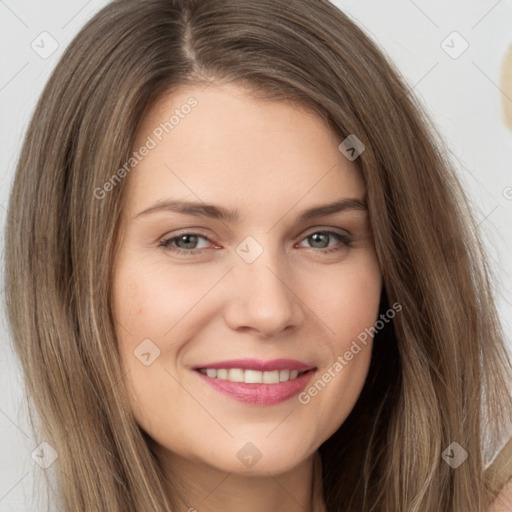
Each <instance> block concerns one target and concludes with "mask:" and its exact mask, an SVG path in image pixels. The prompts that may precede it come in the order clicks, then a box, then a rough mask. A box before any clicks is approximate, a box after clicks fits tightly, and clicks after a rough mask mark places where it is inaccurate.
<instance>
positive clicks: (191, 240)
mask: <svg viewBox="0 0 512 512" xmlns="http://www.w3.org/2000/svg"><path fill="white" fill-rule="evenodd" d="M178 242H184V243H185V245H186V247H184V249H193V248H194V247H188V245H189V244H191V245H192V246H193V245H194V244H195V243H196V242H197V237H196V236H195V235H182V236H181V237H180V238H179V239H178Z"/></svg>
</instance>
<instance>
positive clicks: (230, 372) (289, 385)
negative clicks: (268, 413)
mask: <svg viewBox="0 0 512 512" xmlns="http://www.w3.org/2000/svg"><path fill="white" fill-rule="evenodd" d="M192 369H193V370H194V371H195V372H196V374H197V375H198V376H199V377H200V378H201V380H202V381H203V382H204V383H206V384H207V385H209V386H210V387H211V388H213V389H215V390H216V391H218V392H220V393H222V394H224V395H227V396H229V397H231V398H233V399H235V400H237V401H239V402H243V403H245V404H253V405H274V404H278V403H281V402H283V401H285V400H288V399H290V398H291V397H293V396H295V395H297V394H298V393H300V392H301V391H302V390H303V389H304V388H305V387H306V385H307V383H308V382H309V380H310V379H311V378H312V376H313V374H314V373H315V371H316V367H314V366H311V365H307V364H305V363H302V362H300V361H294V360H291V359H276V360H273V361H266V362H263V361H260V360H255V359H241V360H240V359H239V360H233V361H223V362H219V363H212V364H205V365H200V366H195V367H193V368H192Z"/></svg>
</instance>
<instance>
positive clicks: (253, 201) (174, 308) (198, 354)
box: [113, 84, 382, 512]
mask: <svg viewBox="0 0 512 512" xmlns="http://www.w3.org/2000/svg"><path fill="white" fill-rule="evenodd" d="M191 96H193V97H194V98H196V100H197V102H198V103H197V106H196V107H195V108H194V109H192V110H191V112H190V114H188V115H187V116H185V117H184V118H183V119H180V122H179V124H178V125H176V126H175V127H174V129H173V131H172V132H171V133H169V134H167V135H166V136H165V137H163V140H162V141H160V142H159V143H158V145H157V146H156V147H155V148H154V149H152V150H151V151H150V152H149V154H148V155H147V156H145V157H144V158H143V159H142V161H141V162H140V163H138V164H137V166H136V168H135V169H134V170H133V171H132V172H131V174H130V175H129V177H128V178H127V179H129V183H128V184H127V186H128V190H127V200H126V204H125V208H124V210H123V219H122V224H121V230H122V239H121V243H120V247H119V253H118V257H117V259H116V262H115V267H114V290H113V293H114V295H113V296H114V308H115V318H116V329H117V333H118V342H119V350H120V353H121V357H122V361H123V366H124V371H125V372H127V373H126V377H125V379H126V385H127V388H128V390H129V393H130V397H131V401H132V405H133V412H134V414H135V417H136V420H137V422H138V423H139V424H140V425H141V427H142V428H143V429H144V430H145V431H146V432H147V433H148V434H149V435H150V437H151V438H152V440H153V442H154V444H155V447H156V450H157V454H158V457H159V458H160V459H161V461H162V463H163V465H164V468H165V470H166V472H168V474H169V475H170V474H171V470H174V471H175V472H176V474H177V475H178V478H179V479H180V481H181V482H182V483H183V485H184V489H186V491H185V496H184V503H185V505H186V506H187V507H190V508H195V509H197V510H200V511H201V512H209V511H218V510H222V511H223V512H231V511H237V512H255V511H261V510H283V511H288V512H292V511H293V512H295V511H297V512H298V511H300V512H303V511H304V510H306V511H307V510H311V507H312V504H311V482H312V467H313V466H312V463H313V455H314V453H315V451H316V450H317V448H318V447H319V446H320V445H321V444H322V442H324V441H325V440H326V439H327V438H329V437H330V436H331V435H332V434H333V433H334V432H335V431H336V430H337V429H338V427H339V426H340V425H341V424H342V423H343V421H344V420H345V418H346V417H347V416H348V414H349V413H350V411H351V410H352V408H353V406H354V404H355V402H356V400H357V398H358V396H359V394H360V392H361V389H362V386H363V384H364V382H365V379H366V376H367V372H368V367H369V362H370V356H371V346H372V340H371V339H369V341H368V344H367V346H363V345H362V350H361V351H360V352H358V353H357V355H355V356H354V358H353V359H352V360H351V361H350V362H349V363H348V364H347V365H346V366H345V367H344V368H343V370H342V371H340V372H338V373H335V375H336V376H335V377H334V378H332V380H331V382H329V383H328V384H327V385H326V386H325V387H324V388H323V389H322V390H321V391H320V392H319V393H318V394H317V396H315V397H312V398H311V400H310V402H309V403H307V404H305V405H303V404H301V403H299V401H298V399H297V396H294V397H292V398H290V399H288V400H286V401H284V402H282V403H279V404H274V405H270V406H261V405H253V404H244V403H241V402H238V401H236V400H234V399H232V398H231V397H228V396H225V395H223V394H220V393H219V392H217V391H216V390H214V389H212V388H211V387H210V386H208V385H207V384H205V383H204V382H203V380H202V379H201V378H200V377H199V376H198V374H197V372H195V371H193V370H192V369H191V366H193V365H196V364H204V363H212V362H215V361H223V360H228V359H238V358H257V359H262V360H270V359H276V358H291V359H296V360H299V361H303V362H306V363H308V364H311V365H314V366H315V367H316V368H317V369H316V372H315V375H314V376H313V378H312V380H311V381H310V382H311V383H314V382H315V381H316V380H317V379H318V378H321V376H322V375H323V374H324V373H326V372H327V371H328V369H329V368H331V372H332V366H333V364H334V363H335V362H336V360H337V358H338V356H342V355H343V354H344V353H345V352H346V351H347V350H348V349H349V348H350V346H351V343H352V341H353V340H355V339H356V338H357V336H358V334H360V333H361V332H362V331H364V329H365V328H367V327H370V326H373V325H374V323H375V321H376V319H377V317H378V307H379V299H380V293H381V286H382V281H381V272H380V268H379V264H378V261H377V257H376V253H375V248H374V245H373V239H372V234H371V229H370V224H369V219H368V213H367V212H366V211H364V210H350V211H343V212H338V213H334V214H330V215H324V216H322V217H316V218H313V219H309V220H306V221H302V222H299V221H298V216H299V214H300V213H301V212H302V211H304V210H306V209H308V208H311V207H314V206H318V205H323V204H327V203H330V202H334V201H336V200H339V199H341V198H358V199H361V200H363V198H364V195H365V184H364V181H363V179H362V176H361V174H360V172H359V171H358V169H357V167H356V165H355V163H354V162H351V161H349V160H348V159H347V158H345V156H344V155H343V154H342V153H341V152H340V151H339V150H338V145H339V144H340V142H341V139H340V137H339V136H337V135H336V134H334V133H333V132H332V131H331V130H330V129H329V127H328V125H327V124H326V123H325V122H324V121H323V120H322V119H321V118H320V117H318V116H317V115H316V114H313V113H311V112H308V111H306V110H305V109H303V108H299V107H297V106H294V105H292V104H291V103H285V102H275V101H264V100H262V99H257V98H256V97H255V96H254V94H252V93H251V91H250V90H249V89H247V88H243V87H241V86H237V85H233V84H225V85H210V86H208V87H207V88H205V87H204V86H202V87H199V86H198V87H187V88H182V89H180V90H178V91H174V92H173V94H172V95H167V96H166V97H162V98H160V100H159V101H158V102H156V103H155V104H154V105H153V107H152V108H151V109H150V111H149V112H148V113H147V115H146V117H145V118H144V120H143V122H142V124H141V126H140V129H139V132H138V134H137V137H136V141H135V144H134V150H135V149H136V148H140V146H142V145H143V144H144V143H145V142H146V140H147V137H148V135H151V134H152V132H153V130H154V129H155V128H156V127H158V126H159V125H160V123H161V122H163V121H165V120H168V119H169V118H170V116H171V115H172V114H173V112H174V111H175V109H176V108H180V106H181V105H183V104H185V103H186V102H187V100H188V98H190V97H191ZM167 199H172V200H181V201H200V202H205V203H208V204H215V205H219V206H223V207H225V208H228V209H230V210H238V212H239V219H238V221H228V220H220V219H213V218H207V217H201V216H192V215H187V214H184V213H180V212H175V211H169V210H160V211H157V212H153V213H148V214H146V215H141V216H137V215H138V214H139V213H140V212H142V211H144V210H146V209H148V208H150V207H151V206H152V205H154V204H155V203H156V202H158V201H161V200H167ZM323 231H333V232H335V233H340V234H342V235H349V236H350V237H351V238H352V239H353V240H352V243H351V245H350V246H347V245H344V243H343V242H342V241H340V240H339V239H338V238H336V236H335V235H330V236H324V237H322V236H320V241H318V240H317V239H318V235H317V237H316V239H312V238H311V235H313V234H314V233H318V232H323ZM184 233H196V234H200V235H201V236H204V237H206V239H203V238H198V239H197V242H196V245H194V239H193V240H192V242H190V239H188V240H185V241H183V239H180V238H179V236H178V235H183V234H184ZM248 236H251V237H253V238H254V239H255V240H256V241H257V242H258V244H259V246H261V248H262V250H263V252H262V254H260V255H259V257H258V258H257V259H256V260H255V261H254V262H252V263H248V262H247V261H245V260H244V259H243V258H242V257H240V256H239V254H238V253H237V252H236V248H237V246H239V244H240V243H241V242H243V241H244V240H245V239H246V237H248ZM172 237H177V238H174V242H173V243H172V244H171V245H172V247H174V248H175V249H177V248H181V251H182V254H176V253H174V252H172V251H171V250H169V248H167V249H166V248H165V247H162V246H159V243H160V242H161V241H162V240H164V239H170V238H172ZM313 238H315V237H313ZM315 240H316V241H315ZM325 246H328V247H327V249H334V248H338V249H339V250H337V251H331V252H328V253H326V252H324V250H325ZM194 248H196V250H199V251H200V252H197V253H196V254H195V255H193V254H191V252H193V250H194ZM251 250H253V249H251ZM187 251H188V252H187ZM144 339H150V340H151V343H153V344H154V346H156V347H158V350H159V351H160V353H159V356H158V357H157V358H156V359H155V360H154V361H153V362H152V363H151V364H150V365H148V366H146V365H144V364H142V363H141V361H140V360H139V359H138V358H137V357H135V356H134V350H136V349H137V347H138V346H139V345H140V344H141V342H142V340H144ZM150 346H151V347H152V346H153V345H150ZM149 350H150V352H151V353H152V354H155V353H156V352H154V350H155V349H153V348H151V349H149ZM247 443H252V445H254V447H256V449H257V452H259V454H261V458H260V459H259V460H258V462H257V463H256V464H254V465H252V466H251V467H248V466H247V465H245V464H244V463H242V462H241V460H240V459H239V458H238V457H237V453H238V452H239V450H240V449H241V448H242V447H244V446H245V445H246V444H247ZM250 450H253V452H254V453H255V454H256V450H255V449H254V448H250ZM169 479H170V477H169ZM184 510H187V508H184Z"/></svg>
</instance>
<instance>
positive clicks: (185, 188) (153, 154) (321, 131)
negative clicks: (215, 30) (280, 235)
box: [128, 84, 365, 216]
mask: <svg viewBox="0 0 512 512" xmlns="http://www.w3.org/2000/svg"><path fill="white" fill-rule="evenodd" d="M340 142H341V138H340V137H339V136H338V135H337V134H335V133H334V132H333V131H332V130H331V129H330V127H329V125H328V124H327V122H326V121H325V120H323V119H322V118H321V117H320V116H319V115H316V114H314V113H312V112H311V111H310V110H306V109H303V108H301V107H299V106H297V105H295V104H291V103H289V102H282V101H268V100H262V99H257V98H255V96H254V95H252V94H250V91H248V90H247V89H245V88H242V87H240V86H236V85H232V84H229V85H222V86H221V85H209V86H207V87H206V88H205V86H198V87H183V88H181V89H179V90H177V91H175V92H174V93H173V94H169V95H166V96H164V97H161V98H160V99H159V100H158V101H157V102H155V104H154V105H153V106H152V108H151V109H150V110H149V111H148V113H147V114H146V116H145V117H144V119H143V120H142V123H141V125H140V127H139V130H138V132H137V136H136V140H135V144H134V147H133V150H134V151H138V150H140V149H141V148H142V147H144V146H147V147H151V149H150V150H149V151H145V152H144V153H145V156H144V157H142V158H141V159H140V161H138V163H137V165H136V167H135V168H134V169H133V171H132V172H131V174H130V176H129V181H130V183H129V193H128V207H129V210H130V211H131V212H134V211H135V210H140V209H142V208H144V207H147V206H148V203H149V202H151V201H153V202H154V201H157V200H162V199H167V198H169V197H171V198H175V199H186V198H188V199H189V200H195V201H198V200H199V201H205V202H215V203H217V204H219V203H222V204H224V205H226V206H227V207H230V208H231V207H232V208H233V209H237V210H239V211H241V212H242V214H243V213H244V211H245V210H251V209H253V210H254V209H256V210H258V211H259V214H260V215H264V214H265V212H269V213H271V215H274V216H275V214H276V212H277V210H279V209H283V208H285V207H288V209H290V207H293V205H294V204H297V203H298V202H302V203H303V205H304V206H307V205H308V204H313V203H317V202H318V201H319V200H321V201H325V202H328V201H329V200H332V201H334V200H336V199H338V198H340V197H342V196H347V197H348V196H351V197H362V196H363V195H364V189H365V187H364V181H363V179H362V176H361V173H360V172H359V169H358V168H357V166H356V165H355V163H354V162H351V161H349V160H348V159H347V158H345V156H344V155H343V154H342V153H341V152H340V151H339V149H338V146H339V144H340Z"/></svg>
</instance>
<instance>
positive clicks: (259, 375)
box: [198, 368, 311, 384]
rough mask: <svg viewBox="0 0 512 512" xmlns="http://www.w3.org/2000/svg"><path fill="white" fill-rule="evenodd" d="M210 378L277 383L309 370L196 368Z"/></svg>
mask: <svg viewBox="0 0 512 512" xmlns="http://www.w3.org/2000/svg"><path fill="white" fill-rule="evenodd" d="M198 371H199V372H200V373H202V374H203V375H206V376H207V377H209V378H210V379H220V380H228V381H230V382H245V384H278V383H279V382H288V381H290V380H295V379H297V378H299V377H301V376H302V375H304V374H305V373H307V372H308V371H311V370H304V371H299V370H290V369H284V370H273V371H264V372H262V371H259V370H244V369H243V368H200V369H199V370H198Z"/></svg>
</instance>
